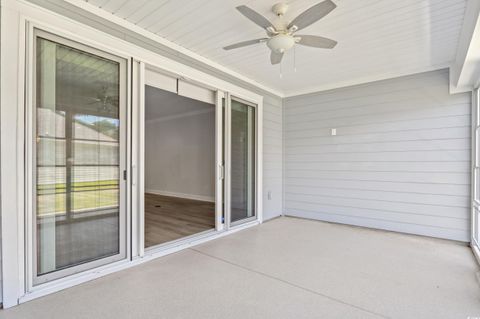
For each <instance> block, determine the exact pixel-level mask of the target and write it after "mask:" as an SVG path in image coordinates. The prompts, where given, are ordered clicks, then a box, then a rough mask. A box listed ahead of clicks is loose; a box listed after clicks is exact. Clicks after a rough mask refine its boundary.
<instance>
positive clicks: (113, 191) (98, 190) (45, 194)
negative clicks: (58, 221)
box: [37, 180, 118, 215]
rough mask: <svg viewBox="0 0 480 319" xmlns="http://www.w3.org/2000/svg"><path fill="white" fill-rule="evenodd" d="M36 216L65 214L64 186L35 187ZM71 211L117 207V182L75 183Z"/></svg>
mask: <svg viewBox="0 0 480 319" xmlns="http://www.w3.org/2000/svg"><path fill="white" fill-rule="evenodd" d="M37 189H38V191H37V215H45V214H51V213H65V205H66V204H65V202H66V200H65V198H66V194H65V184H56V185H52V184H49V185H38V186H37ZM72 205H73V207H72V209H73V211H81V210H89V209H96V208H106V207H111V206H118V180H106V181H92V182H77V183H74V185H73V192H72Z"/></svg>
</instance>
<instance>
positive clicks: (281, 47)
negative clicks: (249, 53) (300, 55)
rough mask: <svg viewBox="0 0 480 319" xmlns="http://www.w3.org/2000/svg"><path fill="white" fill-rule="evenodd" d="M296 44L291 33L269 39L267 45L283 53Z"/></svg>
mask: <svg viewBox="0 0 480 319" xmlns="http://www.w3.org/2000/svg"><path fill="white" fill-rule="evenodd" d="M294 45H295V39H294V38H293V37H292V36H291V35H287V34H279V35H276V36H274V37H272V38H270V39H269V40H268V41H267V46H268V47H269V48H270V50H272V51H274V52H277V53H283V52H285V51H287V50H289V49H291V48H292V47H293V46H294Z"/></svg>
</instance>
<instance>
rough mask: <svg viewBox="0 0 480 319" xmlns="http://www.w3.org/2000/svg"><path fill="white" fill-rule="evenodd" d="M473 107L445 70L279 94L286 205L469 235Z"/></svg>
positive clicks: (327, 215)
mask: <svg viewBox="0 0 480 319" xmlns="http://www.w3.org/2000/svg"><path fill="white" fill-rule="evenodd" d="M470 107H471V103H470V95H469V94H457V95H450V94H449V93H448V71H447V70H441V71H435V72H428V73H423V74H417V75H411V76H407V77H402V78H397V79H392V80H386V81H379V82H374V83H369V84H365V85H359V86H355V87H349V88H343V89H337V90H331V91H327V92H319V93H315V94H309V95H304V96H297V97H292V98H287V99H285V101H284V115H285V116H284V118H285V123H284V151H285V157H284V159H285V162H284V165H285V185H284V188H285V213H286V214H287V215H292V216H298V217H306V218H313V219H319V220H325V221H331V222H339V223H346V224H353V225H359V226H367V227H373V228H380V229H387V230H393V231H399V232H406V233H413V234H420V235H427V236H434V237H441V238H449V239H455V240H462V241H468V240H469V232H470V229H469V227H470V226H469V223H470V214H469V196H470V110H471V108H470ZM332 128H336V129H337V136H330V130H331V129H332Z"/></svg>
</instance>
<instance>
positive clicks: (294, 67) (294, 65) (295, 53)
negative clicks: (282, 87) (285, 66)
mask: <svg viewBox="0 0 480 319" xmlns="http://www.w3.org/2000/svg"><path fill="white" fill-rule="evenodd" d="M293 71H294V72H297V48H296V46H294V47H293Z"/></svg>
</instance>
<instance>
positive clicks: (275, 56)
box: [270, 51, 283, 65]
mask: <svg viewBox="0 0 480 319" xmlns="http://www.w3.org/2000/svg"><path fill="white" fill-rule="evenodd" d="M282 58H283V53H278V52H275V51H272V53H270V62H272V65H275V64H279V63H280V62H282Z"/></svg>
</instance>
